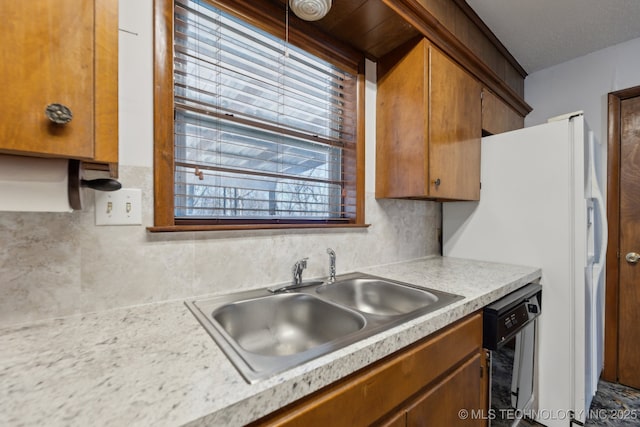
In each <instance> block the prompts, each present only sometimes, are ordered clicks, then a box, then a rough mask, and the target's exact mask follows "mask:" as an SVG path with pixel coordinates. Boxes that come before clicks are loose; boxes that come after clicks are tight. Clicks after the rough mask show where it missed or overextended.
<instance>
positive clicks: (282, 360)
mask: <svg viewBox="0 0 640 427" xmlns="http://www.w3.org/2000/svg"><path fill="white" fill-rule="evenodd" d="M271 289H272V290H273V289H281V287H275V288H271ZM462 298H463V297H461V296H459V295H453V294H449V293H446V292H441V291H437V290H434V289H427V288H422V287H418V286H413V285H410V284H407V283H402V282H397V281H394V280H389V279H384V278H380V277H375V276H369V275H365V274H362V273H352V274H348V275H344V276H338V278H337V280H336V282H335V283H330V284H329V283H324V282H311V283H310V284H308V286H305V287H301V288H296V289H294V290H287V291H286V292H279V293H275V294H274V293H272V292H270V291H269V290H267V289H261V290H254V291H247V292H239V293H235V294H231V295H224V296H220V297H214V298H208V299H204V300H196V301H186V302H185V304H186V305H187V307H189V309H190V310H191V312H192V313H193V314H194V315H195V317H196V318H197V319H198V320H199V321H200V323H201V324H202V326H204V328H205V329H206V330H207V332H208V333H209V334H210V335H211V336H212V337H213V339H214V340H215V341H216V343H217V344H218V346H219V347H220V348H221V349H222V350H223V351H224V353H225V354H226V355H227V357H228V358H229V359H230V360H231V362H232V363H233V364H234V365H235V366H236V368H237V369H238V371H239V372H240V373H241V374H242V376H243V377H244V378H245V379H246V380H247V381H248V382H250V383H253V382H255V381H258V380H260V379H263V378H266V377H268V376H271V375H274V374H276V373H278V372H282V371H284V370H286V369H290V368H293V367H295V366H298V365H300V364H302V363H304V362H307V361H309V360H311V359H314V358H316V357H319V356H322V355H324V354H327V353H330V352H332V351H335V350H337V349H340V348H342V347H345V346H347V345H350V344H353V343H356V342H358V341H360V340H362V339H364V338H367V337H370V336H372V335H374V334H377V333H379V332H382V331H384V330H387V329H390V328H392V327H394V326H397V325H399V324H401V323H403V322H406V321H408V320H411V319H415V318H417V317H419V316H422V315H424V314H426V313H429V312H432V311H435V310H437V309H439V308H442V307H444V306H446V305H448V304H451V303H452V302H454V301H457V300H459V299H462Z"/></svg>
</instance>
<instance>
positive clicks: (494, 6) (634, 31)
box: [466, 0, 640, 73]
mask: <svg viewBox="0 0 640 427" xmlns="http://www.w3.org/2000/svg"><path fill="white" fill-rule="evenodd" d="M466 1H467V3H468V4H469V6H471V7H472V8H473V9H474V10H475V12H476V13H477V14H478V16H480V18H481V19H482V20H483V21H484V23H485V24H487V26H488V27H489V28H490V29H491V30H492V31H493V33H494V34H495V35H496V36H497V37H498V38H499V39H500V41H501V42H502V43H503V44H504V46H505V47H506V48H507V49H508V50H509V52H511V54H512V55H513V56H514V58H515V59H516V60H517V61H518V62H519V63H520V65H522V67H523V68H524V69H525V70H526V71H527V72H528V73H532V72H534V71H537V70H541V69H544V68H548V67H550V66H552V65H556V64H560V63H562V62H565V61H568V60H570V59H573V58H577V57H579V56H583V55H586V54H588V53H591V52H595V51H597V50H600V49H603V48H605V47H608V46H612V45H614V44H618V43H622V42H624V41H627V40H631V39H634V38H638V37H640V0H466ZM639 54H640V53H639Z"/></svg>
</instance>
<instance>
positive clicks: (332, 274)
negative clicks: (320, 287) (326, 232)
mask: <svg viewBox="0 0 640 427" xmlns="http://www.w3.org/2000/svg"><path fill="white" fill-rule="evenodd" d="M327 253H328V254H329V279H328V280H327V283H334V282H335V281H336V253H335V252H334V250H333V249H331V248H327Z"/></svg>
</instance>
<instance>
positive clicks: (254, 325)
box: [211, 293, 366, 356]
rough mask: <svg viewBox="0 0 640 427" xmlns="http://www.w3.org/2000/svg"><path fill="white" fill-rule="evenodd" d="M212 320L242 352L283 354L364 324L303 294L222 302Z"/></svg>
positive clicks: (355, 315) (359, 318) (358, 317)
mask: <svg viewBox="0 0 640 427" xmlns="http://www.w3.org/2000/svg"><path fill="white" fill-rule="evenodd" d="M211 316H212V318H213V320H215V321H216V322H217V323H218V325H220V327H221V328H222V329H223V330H224V332H226V334H227V335H228V336H229V337H231V338H232V339H233V340H234V341H235V342H236V343H237V344H238V346H240V347H241V348H242V349H243V350H244V351H248V352H250V353H256V354H262V355H265V356H286V355H291V354H296V353H301V352H303V351H307V350H310V349H312V348H314V347H317V346H319V345H320V344H324V343H327V342H329V341H333V340H336V339H338V338H341V337H343V336H345V335H348V334H350V333H353V332H356V331H358V330H360V329H362V328H364V326H365V323H366V322H365V320H364V317H363V316H362V315H360V314H358V313H355V312H353V311H350V310H344V309H342V308H341V307H338V306H336V305H333V304H330V303H327V302H325V301H322V300H321V299H318V298H315V297H314V296H312V295H306V294H290V293H288V294H279V295H271V296H267V297H263V298H255V299H250V300H243V301H238V302H233V303H230V304H225V305H223V306H222V307H220V308H217V309H215V310H214V311H213V313H212V314H211Z"/></svg>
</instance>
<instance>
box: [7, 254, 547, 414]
mask: <svg viewBox="0 0 640 427" xmlns="http://www.w3.org/2000/svg"><path fill="white" fill-rule="evenodd" d="M360 271H361V272H364V273H369V274H374V275H377V276H382V277H388V278H390V279H395V280H400V281H404V282H408V283H413V284H416V285H420V286H427V287H431V288H434V289H440V290H443V291H447V292H452V293H456V294H460V295H463V296H464V297H465V298H464V299H463V300H460V301H456V302H454V303H453V304H451V305H449V306H447V307H444V308H442V309H440V310H437V311H434V312H432V313H429V314H426V315H424V316H422V317H419V318H417V319H414V320H412V321H409V322H407V323H404V324H402V325H400V326H397V327H395V328H392V329H390V330H387V331H385V332H382V333H380V334H377V335H374V336H372V337H370V338H367V339H365V340H363V341H360V342H358V343H356V344H353V345H350V346H348V347H345V348H343V349H341V350H338V351H336V352H333V353H330V354H327V355H325V356H322V357H320V358H318V359H315V360H313V361H310V362H307V363H305V364H303V365H301V366H299V367H296V368H294V369H291V370H289V371H286V372H284V373H282V374H279V375H276V376H274V377H271V378H268V379H266V380H262V381H260V382H258V383H256V384H251V385H250V384H248V383H247V382H245V381H244V379H243V378H242V376H241V375H240V374H239V373H238V372H237V371H236V369H235V368H234V367H233V365H232V364H231V363H230V362H229V360H228V359H227V358H226V356H225V355H224V354H223V353H222V351H221V350H220V349H219V348H218V346H217V345H216V344H215V342H214V341H213V340H212V339H211V337H210V336H209V335H208V334H207V332H206V331H205V330H204V328H203V327H202V326H200V324H199V323H198V321H197V320H196V319H195V318H194V316H193V315H192V314H191V313H190V312H189V310H188V309H187V308H186V307H185V305H184V304H183V302H182V301H169V302H164V303H156V304H148V305H141V306H134V307H126V308H119V309H113V310H109V311H105V312H99V313H91V314H85V315H81V316H72V317H65V318H61V319H54V320H48V321H40V322H35V323H30V324H23V325H17V326H11V327H5V328H1V329H0V425H10V426H20V425H26V426H32V425H47V426H53V425H78V426H80V425H81V426H85V425H92V426H98V425H104V426H113V425H128V426H150V425H153V426H179V425H185V424H188V425H194V426H195V425H209V426H210V425H225V426H233V425H243V424H246V423H248V422H250V421H253V420H255V419H258V418H260V417H262V416H263V415H266V414H268V413H270V412H272V411H274V410H276V409H278V408H280V407H282V406H284V405H287V404H289V403H291V402H293V401H295V400H297V399H299V398H301V397H303V396H305V395H307V394H309V393H311V392H313V391H315V390H318V389H319V388H321V387H324V386H326V385H328V384H330V383H331V382H334V381H336V380H338V379H340V378H342V377H344V376H345V375H348V374H350V373H352V372H354V371H356V370H358V369H360V368H362V367H364V366H366V365H368V364H370V363H372V362H374V361H376V360H379V359H381V358H382V357H384V356H387V355H389V354H391V353H393V352H395V351H397V350H399V349H401V348H402V347H405V346H407V345H409V344H411V343H412V342H415V341H417V340H419V339H421V338H423V337H425V336H427V335H429V334H431V333H433V332H434V331H436V330H438V329H440V328H442V327H444V326H446V325H448V324H450V323H452V322H454V321H456V320H458V319H460V318H462V317H464V316H466V315H468V314H470V313H473V312H475V311H476V310H478V309H480V308H482V307H483V306H485V305H487V304H489V303H490V302H492V301H494V300H496V299H498V298H500V297H502V296H503V295H506V294H507V293H509V292H511V291H513V290H515V289H517V288H519V287H521V286H523V285H525V284H526V283H528V282H530V281H532V280H535V279H537V278H539V277H540V275H541V271H540V269H538V268H534V267H523V266H513V265H504V264H496V263H488V262H477V261H468V260H461V259H455V258H443V257H431V258H424V259H420V260H414V261H409V262H403V263H398V264H392V265H386V266H380V267H375V268H366V269H361V270H360ZM340 273H342V272H340Z"/></svg>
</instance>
